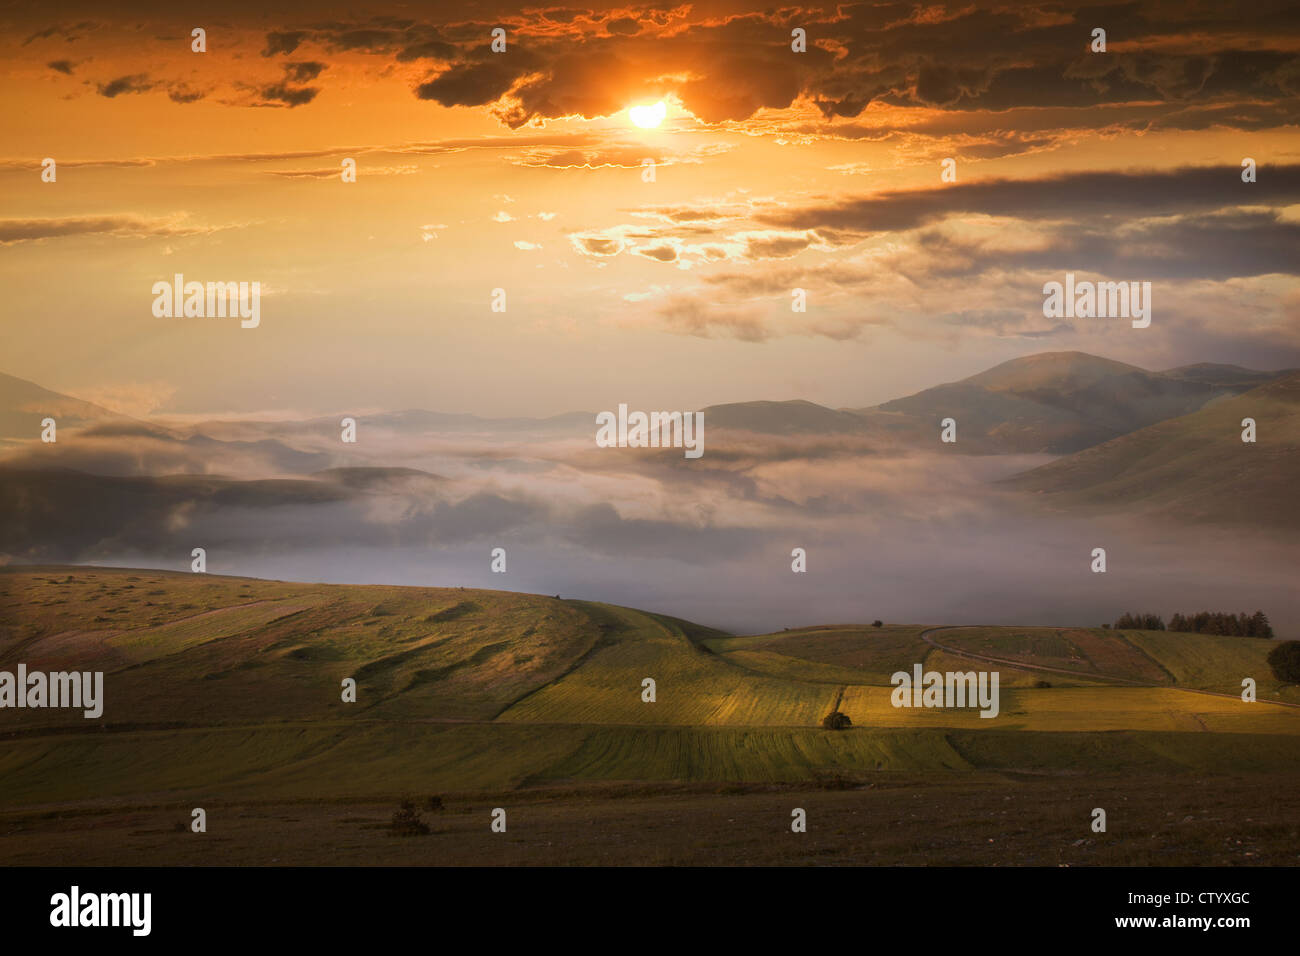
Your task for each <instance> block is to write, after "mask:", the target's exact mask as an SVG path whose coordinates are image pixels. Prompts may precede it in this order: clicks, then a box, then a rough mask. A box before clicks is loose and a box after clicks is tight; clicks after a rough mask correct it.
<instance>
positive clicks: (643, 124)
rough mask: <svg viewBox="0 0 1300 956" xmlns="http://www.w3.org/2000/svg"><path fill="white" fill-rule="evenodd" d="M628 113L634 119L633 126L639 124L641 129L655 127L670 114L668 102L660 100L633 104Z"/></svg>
mask: <svg viewBox="0 0 1300 956" xmlns="http://www.w3.org/2000/svg"><path fill="white" fill-rule="evenodd" d="M627 115H628V118H629V119H631V120H632V125H633V126H639V127H640V128H641V129H654V128H655V127H656V126H658V125H659V124H660V123H662V122H663V121H664V117H665V116H667V115H668V104H667V103H665V102H664V101H663V100H660V101H659V102H658V103H647V104H645V105H644V106H633V107H630V108H629V109H628V111H627Z"/></svg>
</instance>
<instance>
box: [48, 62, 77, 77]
mask: <svg viewBox="0 0 1300 956" xmlns="http://www.w3.org/2000/svg"><path fill="white" fill-rule="evenodd" d="M45 65H46V66H48V67H49V68H50V69H51V70H54V71H55V72H56V73H66V74H68V76H71V75H72V67H73V63H72V61H71V60H51V61H50V62H49V63H47V64H45Z"/></svg>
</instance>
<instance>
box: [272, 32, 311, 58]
mask: <svg viewBox="0 0 1300 956" xmlns="http://www.w3.org/2000/svg"><path fill="white" fill-rule="evenodd" d="M306 37H307V33H306V31H305V30H293V31H286V32H283V33H279V32H272V33H268V34H267V35H266V48H265V49H264V50H262V56H276V55H277V54H280V53H285V54H288V53H292V52H293V51H294V50H296V49H298V45H299V44H300V43H302V41H303V40H304V39H306Z"/></svg>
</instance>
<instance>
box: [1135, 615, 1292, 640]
mask: <svg viewBox="0 0 1300 956" xmlns="http://www.w3.org/2000/svg"><path fill="white" fill-rule="evenodd" d="M1115 630H1117V631H1119V630H1130V631H1164V630H1170V631H1185V632H1190V633H1193V634H1220V635H1223V636H1225V637H1270V638H1271V637H1272V636H1273V625H1271V624H1270V623H1269V622H1268V615H1267V614H1265V613H1264V612H1263V611H1256V612H1255V613H1254V614H1247V613H1246V612H1245V611H1242V612H1241V613H1240V614H1224V613H1222V612H1220V611H1198V612H1197V613H1195V614H1175V615H1174V616H1173V617H1171V618H1170V619H1169V626H1168V628H1166V627H1165V621H1164V618H1162V617H1161V616H1160V615H1159V614H1122V615H1120V617H1119V619H1118V620H1117V621H1116V622H1115Z"/></svg>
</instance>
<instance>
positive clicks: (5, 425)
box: [0, 373, 132, 447]
mask: <svg viewBox="0 0 1300 956" xmlns="http://www.w3.org/2000/svg"><path fill="white" fill-rule="evenodd" d="M46 417H50V418H53V419H55V421H56V422H57V423H58V427H59V428H83V427H85V426H86V425H90V424H94V423H96V422H131V421H132V419H130V418H127V417H126V416H125V415H121V414H119V413H117V412H114V411H110V410H109V409H107V408H102V407H101V406H99V405H95V404H93V403H91V402H83V401H82V400H81V399H78V398H71V397H70V396H67V395H60V394H59V393H58V392H52V391H50V390H49V389H48V388H42V387H41V386H40V385H37V384H35V383H34V382H29V381H27V380H25V379H21V378H16V377H14V376H13V375H5V374H3V373H0V447H4V445H6V444H8V443H11V442H25V441H31V440H33V439H36V440H39V439H40V435H41V419H43V418H46Z"/></svg>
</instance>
